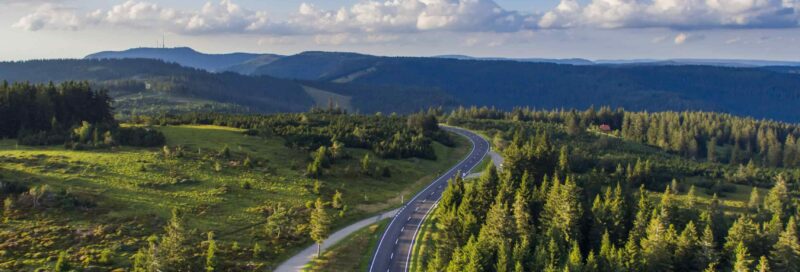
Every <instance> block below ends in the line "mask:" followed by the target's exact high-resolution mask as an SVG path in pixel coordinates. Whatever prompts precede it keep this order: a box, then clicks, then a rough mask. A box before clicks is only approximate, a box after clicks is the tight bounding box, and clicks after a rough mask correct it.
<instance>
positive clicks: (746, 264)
mask: <svg viewBox="0 0 800 272" xmlns="http://www.w3.org/2000/svg"><path fill="white" fill-rule="evenodd" d="M734 252H735V256H736V258H735V259H734V262H733V271H734V272H749V271H750V266H751V264H752V263H753V260H751V259H750V253H749V252H748V250H747V247H746V246H745V245H744V243H742V242H739V243H738V244H737V245H736V250H734Z"/></svg>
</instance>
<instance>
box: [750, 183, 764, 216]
mask: <svg viewBox="0 0 800 272" xmlns="http://www.w3.org/2000/svg"><path fill="white" fill-rule="evenodd" d="M747 207H748V208H750V210H751V211H758V210H759V209H761V195H759V194H758V187H755V186H753V190H752V191H751V192H750V201H748V202H747Z"/></svg>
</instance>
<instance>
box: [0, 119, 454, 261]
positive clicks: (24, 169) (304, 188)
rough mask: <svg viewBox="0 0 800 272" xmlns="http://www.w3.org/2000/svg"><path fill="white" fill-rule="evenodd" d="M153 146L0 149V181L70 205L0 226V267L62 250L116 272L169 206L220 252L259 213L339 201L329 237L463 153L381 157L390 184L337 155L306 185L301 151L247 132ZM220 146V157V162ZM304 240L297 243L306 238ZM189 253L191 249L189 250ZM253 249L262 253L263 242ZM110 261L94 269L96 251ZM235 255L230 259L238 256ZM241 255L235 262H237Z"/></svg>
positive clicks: (184, 130) (355, 158)
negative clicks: (210, 236)
mask: <svg viewBox="0 0 800 272" xmlns="http://www.w3.org/2000/svg"><path fill="white" fill-rule="evenodd" d="M157 129H158V130H160V131H161V132H163V133H164V135H165V136H166V139H167V148H166V149H167V151H165V149H163V148H131V147H114V148H110V149H96V150H88V151H77V150H68V149H64V148H63V147H61V146H47V147H23V146H18V145H17V144H16V141H14V140H2V141H0V181H8V182H16V183H18V184H23V185H25V186H26V187H28V188H41V186H45V185H46V186H47V190H48V191H49V192H56V193H55V194H54V195H64V196H68V198H66V199H73V200H74V202H75V203H78V204H76V206H78V207H79V208H76V209H67V208H63V206H64V205H60V206H61V207H52V208H48V207H42V208H40V212H36V213H26V215H25V216H19V217H17V218H13V219H11V220H8V222H5V223H3V224H0V240H4V241H5V242H2V243H0V270H6V269H23V270H32V269H34V268H40V267H41V268H46V267H49V266H51V265H52V263H53V262H54V261H55V258H56V256H58V253H59V252H61V251H66V252H68V254H70V255H71V256H70V260H72V261H73V262H75V261H80V262H82V264H81V265H82V266H83V267H88V268H98V269H100V270H103V269H114V268H120V267H127V266H128V265H129V263H130V262H131V256H132V255H133V253H135V251H136V249H138V248H139V247H140V246H142V245H143V244H145V239H146V237H148V236H150V235H152V234H158V233H160V232H161V230H162V226H163V224H164V222H165V221H166V220H168V219H169V217H170V214H171V210H172V209H173V208H177V209H178V210H179V211H181V213H182V220H183V222H184V223H185V227H186V229H188V230H191V231H190V232H189V233H190V235H192V236H195V238H197V239H202V237H204V233H206V232H208V231H214V232H215V233H216V234H217V240H218V243H219V244H221V247H222V248H223V250H224V251H225V253H224V254H233V255H236V254H239V255H242V254H245V253H241V252H244V251H245V250H243V249H249V248H252V247H253V246H254V245H255V244H257V243H262V241H260V240H259V238H258V237H260V236H259V234H258V233H259V232H263V226H262V224H263V223H264V222H265V220H266V215H267V214H268V212H267V211H268V210H269V209H270V207H274V206H275V205H284V206H288V207H301V208H302V207H303V206H304V205H306V203H307V202H309V201H313V200H315V199H317V198H318V197H319V198H322V199H323V200H325V201H330V200H331V198H332V196H333V194H334V193H335V192H336V191H339V192H341V193H342V196H343V200H344V204H345V205H346V208H345V209H343V210H342V211H341V212H340V213H339V214H336V215H334V217H333V218H334V220H333V226H332V228H333V229H336V228H338V227H340V226H343V225H346V224H348V223H349V222H353V221H355V220H357V219H359V218H362V217H364V216H366V215H369V214H372V213H374V212H378V211H381V210H385V209H389V208H392V207H395V206H399V205H400V199H401V198H403V197H405V198H408V197H409V196H411V195H412V194H413V193H414V192H416V191H417V190H419V189H420V188H422V187H423V186H424V185H425V184H426V182H427V181H428V180H429V179H431V178H432V177H434V176H435V175H436V174H437V173H439V172H443V171H445V170H447V169H448V168H449V167H450V166H451V165H453V164H455V163H456V162H457V161H458V160H460V159H461V158H462V157H463V156H464V155H465V154H466V153H467V152H468V151H469V144H468V143H467V142H466V140H463V139H461V138H460V137H454V138H455V139H456V141H457V143H456V145H455V147H453V148H450V147H446V146H444V145H441V144H439V143H437V142H435V143H434V144H433V145H434V149H435V152H436V156H437V158H438V159H437V160H433V161H432V160H425V159H418V158H409V159H380V158H379V157H378V156H374V155H373V156H371V157H372V158H374V159H373V162H374V163H375V165H378V166H381V167H383V166H387V167H388V168H389V169H390V170H391V174H390V176H388V177H386V176H368V175H362V174H360V173H359V171H358V169H359V159H360V158H362V157H363V156H364V155H365V154H366V153H368V152H370V151H367V150H364V149H351V148H347V149H346V152H347V153H349V155H351V156H350V157H351V158H350V159H345V160H341V161H337V162H336V163H335V164H334V165H333V166H332V167H331V168H329V169H325V174H324V175H323V176H322V177H321V178H319V179H318V181H317V180H315V179H311V178H307V177H306V176H304V175H303V173H304V171H305V166H306V164H307V163H308V162H309V160H310V155H309V153H307V152H305V151H302V150H298V149H292V148H289V147H286V146H285V145H284V142H283V141H284V140H283V139H282V138H280V137H261V136H248V135H246V134H245V133H243V132H244V130H240V129H235V128H229V127H220V126H164V127H158V128H157ZM225 149H227V150H228V152H227V153H229V155H226V156H220V154H221V153H223V152H225ZM306 239H308V238H306ZM310 243H311V242H310V239H308V240H305V241H297V242H296V243H294V244H290V246H288V247H287V248H285V249H283V250H280V251H273V252H269V253H267V254H266V255H265V256H264V257H263V258H254V259H253V260H251V261H250V262H252V263H253V264H252V265H253V267H260V268H269V267H271V266H274V265H275V264H277V263H278V262H279V261H280V260H282V259H284V258H287V257H288V256H290V255H291V253H293V252H294V251H295V250H296V249H299V248H300V247H302V246H305V245H309V244H310ZM198 246H199V245H198ZM262 246H263V245H262ZM109 250H110V251H111V252H112V254H111V255H112V256H111V257H108V256H105V257H106V258H104V259H110V260H103V261H102V262H100V261H99V259H101V258H102V257H103V256H101V255H103V254H104V253H103V251H109ZM238 251H241V252H239V253H237V252H238ZM241 259H246V258H241Z"/></svg>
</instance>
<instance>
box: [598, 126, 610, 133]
mask: <svg viewBox="0 0 800 272" xmlns="http://www.w3.org/2000/svg"><path fill="white" fill-rule="evenodd" d="M600 131H601V132H603V133H609V132H611V126H609V125H608V124H602V125H600Z"/></svg>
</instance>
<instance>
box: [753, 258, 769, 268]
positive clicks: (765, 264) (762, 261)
mask: <svg viewBox="0 0 800 272" xmlns="http://www.w3.org/2000/svg"><path fill="white" fill-rule="evenodd" d="M756 271H757V272H770V269H769V261H768V260H767V257H765V256H761V258H760V259H758V265H757V266H756Z"/></svg>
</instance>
